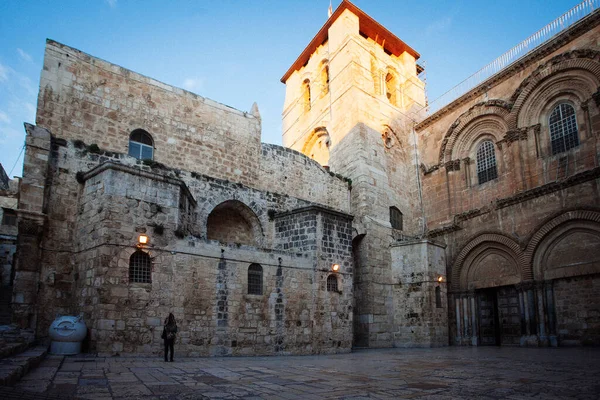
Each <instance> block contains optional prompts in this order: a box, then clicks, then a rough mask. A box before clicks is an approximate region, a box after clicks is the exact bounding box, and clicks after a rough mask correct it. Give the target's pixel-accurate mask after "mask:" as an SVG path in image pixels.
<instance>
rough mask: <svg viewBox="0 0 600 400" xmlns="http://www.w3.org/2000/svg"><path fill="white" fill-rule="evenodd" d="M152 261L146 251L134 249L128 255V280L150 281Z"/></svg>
mask: <svg viewBox="0 0 600 400" xmlns="http://www.w3.org/2000/svg"><path fill="white" fill-rule="evenodd" d="M151 272H152V261H151V260H150V256H149V255H148V254H147V253H144V252H143V251H141V250H138V251H136V252H135V253H133V254H132V255H131V257H129V282H138V283H152V275H151Z"/></svg>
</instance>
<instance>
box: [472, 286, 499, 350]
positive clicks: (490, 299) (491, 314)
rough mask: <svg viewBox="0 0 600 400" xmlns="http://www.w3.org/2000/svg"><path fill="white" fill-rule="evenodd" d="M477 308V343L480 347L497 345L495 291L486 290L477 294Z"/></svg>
mask: <svg viewBox="0 0 600 400" xmlns="http://www.w3.org/2000/svg"><path fill="white" fill-rule="evenodd" d="M477 303H478V308H479V310H478V311H479V343H480V345H481V346H495V345H497V344H499V343H498V334H497V318H496V304H495V303H496V291H495V290H494V289H486V290H481V291H479V292H477Z"/></svg>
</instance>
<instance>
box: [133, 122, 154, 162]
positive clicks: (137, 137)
mask: <svg viewBox="0 0 600 400" xmlns="http://www.w3.org/2000/svg"><path fill="white" fill-rule="evenodd" d="M129 155H130V156H132V157H135V158H137V159H139V160H152V158H153V156H154V144H153V142H152V136H150V134H149V133H148V132H146V131H145V130H143V129H136V130H134V131H133V132H131V135H130V136H129Z"/></svg>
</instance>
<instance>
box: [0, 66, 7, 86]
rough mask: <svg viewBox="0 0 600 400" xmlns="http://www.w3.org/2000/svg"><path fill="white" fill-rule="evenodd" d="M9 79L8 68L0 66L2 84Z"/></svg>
mask: <svg viewBox="0 0 600 400" xmlns="http://www.w3.org/2000/svg"><path fill="white" fill-rule="evenodd" d="M7 79H8V68H7V67H5V66H4V65H2V64H0V82H4V81H5V80H7Z"/></svg>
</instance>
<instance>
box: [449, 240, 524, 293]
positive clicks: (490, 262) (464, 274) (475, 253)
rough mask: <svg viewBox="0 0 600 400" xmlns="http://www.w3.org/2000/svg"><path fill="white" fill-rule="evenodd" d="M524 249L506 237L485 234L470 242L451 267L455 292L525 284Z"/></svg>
mask: <svg viewBox="0 0 600 400" xmlns="http://www.w3.org/2000/svg"><path fill="white" fill-rule="evenodd" d="M520 256H521V249H520V247H519V245H518V244H517V243H516V242H515V241H514V240H512V239H510V238H509V237H507V236H504V235H501V234H496V233H486V234H482V235H480V236H477V237H476V238H474V239H473V240H471V241H470V242H469V243H467V245H466V246H465V247H463V249H462V250H461V251H460V252H459V254H458V256H457V258H456V261H455V262H454V265H453V266H452V289H453V290H454V291H465V290H474V289H482V288H488V287H498V286H506V285H514V284H517V283H519V282H521V281H522V280H523V273H522V268H521V264H520V262H519V260H520Z"/></svg>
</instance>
